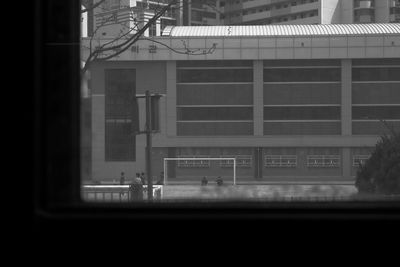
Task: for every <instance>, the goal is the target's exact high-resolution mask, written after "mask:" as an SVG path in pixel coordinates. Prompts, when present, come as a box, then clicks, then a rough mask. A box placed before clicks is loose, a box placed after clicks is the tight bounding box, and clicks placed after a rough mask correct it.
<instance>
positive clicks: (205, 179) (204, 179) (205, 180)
mask: <svg viewBox="0 0 400 267" xmlns="http://www.w3.org/2000/svg"><path fill="white" fill-rule="evenodd" d="M207 184H208V180H207V177H205V176H204V177H203V179H201V185H203V186H204V185H207Z"/></svg>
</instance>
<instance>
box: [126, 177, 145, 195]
mask: <svg viewBox="0 0 400 267" xmlns="http://www.w3.org/2000/svg"><path fill="white" fill-rule="evenodd" d="M129 190H130V192H131V200H132V201H140V200H143V183H142V180H141V179H140V174H139V173H136V177H135V178H134V179H133V181H132V184H131V185H130V186H129Z"/></svg>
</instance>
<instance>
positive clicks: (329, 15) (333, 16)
mask: <svg viewBox="0 0 400 267" xmlns="http://www.w3.org/2000/svg"><path fill="white" fill-rule="evenodd" d="M320 5H321V9H320V16H321V24H333V23H340V19H341V17H340V16H341V8H340V0H321V3H320Z"/></svg>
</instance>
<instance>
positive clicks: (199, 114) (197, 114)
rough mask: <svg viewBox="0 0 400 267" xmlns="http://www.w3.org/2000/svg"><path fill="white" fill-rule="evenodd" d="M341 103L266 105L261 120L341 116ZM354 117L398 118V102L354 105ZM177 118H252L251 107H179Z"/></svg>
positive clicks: (323, 118) (210, 119)
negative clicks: (378, 104) (330, 104)
mask: <svg viewBox="0 0 400 267" xmlns="http://www.w3.org/2000/svg"><path fill="white" fill-rule="evenodd" d="M340 114H341V107H340V106H278V107H276V106H267V107H264V120H266V121H270V120H283V121H285V120H324V121H328V120H340V119H341V117H340ZM352 119H353V120H377V119H389V120H398V119H400V106H353V107H352ZM177 120H178V121H214V120H216V121H218V120H253V107H178V108H177Z"/></svg>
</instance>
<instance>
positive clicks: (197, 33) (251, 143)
mask: <svg viewBox="0 0 400 267" xmlns="http://www.w3.org/2000/svg"><path fill="white" fill-rule="evenodd" d="M156 40H157V41H158V42H162V43H164V44H166V45H168V46H170V47H172V48H173V49H174V50H176V51H179V50H181V49H182V41H185V42H186V43H187V45H188V46H189V47H190V48H191V49H197V48H199V49H207V48H208V47H210V46H212V45H213V44H216V50H215V51H213V53H211V54H205V55H187V54H181V53H176V52H174V51H172V50H171V49H168V48H166V47H165V46H162V45H157V47H156V49H154V47H153V49H152V50H150V49H149V46H150V45H154V44H153V43H149V42H147V41H145V40H141V41H139V42H138V43H137V44H136V45H137V47H138V49H135V50H127V51H125V52H124V53H122V54H120V56H119V57H118V58H116V59H113V60H109V61H106V62H104V61H102V62H95V63H93V64H92V67H91V70H90V72H91V79H92V80H91V85H92V88H91V100H92V103H91V108H92V133H91V134H92V146H91V147H92V156H91V157H92V166H91V169H92V179H93V180H101V181H109V180H112V179H115V178H116V177H119V174H120V172H122V171H123V172H125V174H126V176H127V177H133V176H134V174H135V173H136V172H138V171H140V172H141V171H145V144H146V141H145V136H144V135H138V136H137V137H136V140H135V139H134V138H132V136H131V135H130V125H131V121H132V120H131V119H132V114H131V111H132V106H131V104H132V97H133V96H134V95H143V94H144V92H145V90H150V91H151V92H152V93H159V94H162V95H163V97H162V98H161V100H160V104H159V106H158V112H159V122H158V123H159V129H160V132H159V133H158V134H154V136H153V147H154V148H153V152H152V153H153V154H152V159H153V160H152V163H153V169H152V170H153V174H154V175H155V176H158V175H159V173H160V172H161V171H162V170H163V159H164V158H166V157H231V156H234V157H236V158H237V160H238V168H237V179H238V180H237V181H238V183H244V182H256V183H264V182H282V181H296V182H326V183H328V182H352V181H353V179H354V176H355V174H356V173H355V172H356V166H358V163H359V162H360V161H364V160H365V159H367V158H368V156H369V153H370V151H371V149H372V148H373V147H374V145H375V143H376V142H377V140H378V139H379V136H380V135H381V134H382V133H384V132H387V131H388V129H387V128H386V127H385V125H384V123H383V122H386V124H387V125H389V126H390V127H394V129H397V130H400V78H399V77H400V75H399V73H400V52H399V51H400V24H396V23H391V24H354V25H263V26H208V27H207V26H197V27H172V28H166V30H165V32H164V34H163V36H160V37H156ZM104 41H107V40H104ZM83 42H85V40H84V41H83ZM83 49H84V48H83ZM182 51H183V50H182ZM85 53H86V51H85V50H83V51H82V55H83V56H85ZM139 110H140V111H141V112H140V118H141V125H140V128H141V129H144V120H145V117H144V116H145V115H144V103H143V102H140V101H139ZM229 167H232V165H231V163H230V162H223V163H221V162H214V161H207V160H206V161H200V160H199V161H196V162H183V161H182V162H177V163H175V164H174V163H170V164H169V165H168V178H169V181H171V182H178V181H180V180H184V181H185V182H191V181H192V182H195V183H198V181H199V179H200V177H201V176H202V175H207V176H208V175H210V173H212V175H213V176H217V175H221V176H222V177H229V176H231V175H232V172H231V171H232V169H231V168H229Z"/></svg>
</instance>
